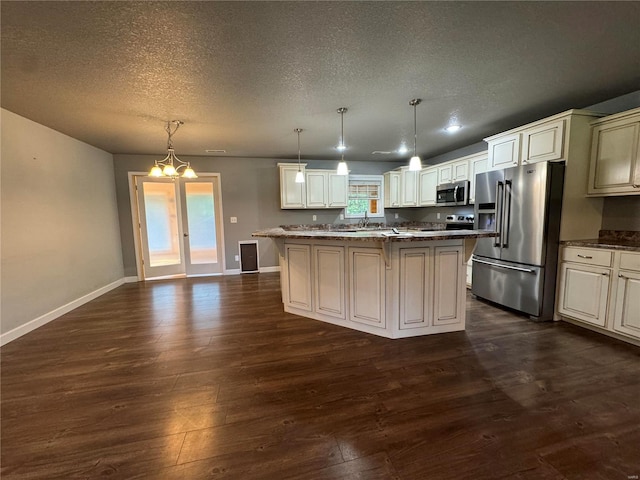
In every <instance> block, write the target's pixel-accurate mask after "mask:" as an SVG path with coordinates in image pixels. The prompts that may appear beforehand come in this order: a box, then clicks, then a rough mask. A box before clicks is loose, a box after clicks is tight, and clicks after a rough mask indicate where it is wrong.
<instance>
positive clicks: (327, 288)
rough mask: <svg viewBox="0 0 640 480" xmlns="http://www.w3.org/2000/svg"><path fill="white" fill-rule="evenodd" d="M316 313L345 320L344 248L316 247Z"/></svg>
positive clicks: (314, 249) (314, 254) (314, 248)
mask: <svg viewBox="0 0 640 480" xmlns="http://www.w3.org/2000/svg"><path fill="white" fill-rule="evenodd" d="M313 257H314V260H315V272H316V278H315V280H316V282H315V292H314V293H315V296H314V300H315V302H314V303H315V311H316V312H317V313H321V314H323V315H330V316H332V317H336V318H341V319H344V318H345V298H344V295H345V294H344V292H345V288H344V272H345V269H344V247H332V246H314V247H313Z"/></svg>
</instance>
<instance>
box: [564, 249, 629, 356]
mask: <svg viewBox="0 0 640 480" xmlns="http://www.w3.org/2000/svg"><path fill="white" fill-rule="evenodd" d="M561 260H562V263H561V264H560V282H559V289H558V298H557V304H556V310H557V313H558V315H559V316H560V317H561V318H563V319H565V320H570V321H572V323H577V324H583V325H585V326H588V327H589V328H592V327H593V329H595V330H597V331H600V332H602V333H607V334H613V336H616V337H617V338H620V339H623V340H628V341H631V342H632V343H636V344H640V343H639V342H640V253H635V252H625V251H618V250H608V249H600V248H597V249H596V248H582V247H564V248H563V249H562V250H561Z"/></svg>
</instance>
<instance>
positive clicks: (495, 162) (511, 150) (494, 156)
mask: <svg viewBox="0 0 640 480" xmlns="http://www.w3.org/2000/svg"><path fill="white" fill-rule="evenodd" d="M485 141H486V142H487V143H488V144H489V162H488V170H500V169H501V168H509V167H516V166H517V165H518V164H519V163H520V133H510V134H508V135H503V134H501V135H499V136H496V137H491V138H485Z"/></svg>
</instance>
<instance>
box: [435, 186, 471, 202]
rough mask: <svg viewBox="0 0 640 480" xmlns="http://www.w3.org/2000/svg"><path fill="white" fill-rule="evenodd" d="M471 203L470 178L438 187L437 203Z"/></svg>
mask: <svg viewBox="0 0 640 480" xmlns="http://www.w3.org/2000/svg"><path fill="white" fill-rule="evenodd" d="M468 203H469V180H464V181H462V182H455V183H443V184H442V185H438V186H437V187H436V205H442V206H449V205H467V204H468Z"/></svg>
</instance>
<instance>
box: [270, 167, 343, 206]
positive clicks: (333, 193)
mask: <svg viewBox="0 0 640 480" xmlns="http://www.w3.org/2000/svg"><path fill="white" fill-rule="evenodd" d="M278 168H279V171H280V208H281V209H289V208H297V209H301V208H345V207H346V206H347V191H348V188H349V176H348V175H338V174H337V173H336V171H335V170H313V169H307V168H306V164H302V166H301V167H300V169H301V171H302V173H303V174H304V177H305V182H304V183H296V181H295V179H296V175H297V173H298V168H299V167H298V164H297V163H279V164H278Z"/></svg>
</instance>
